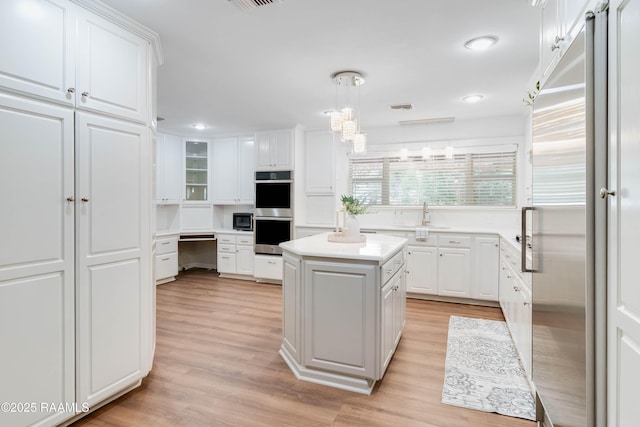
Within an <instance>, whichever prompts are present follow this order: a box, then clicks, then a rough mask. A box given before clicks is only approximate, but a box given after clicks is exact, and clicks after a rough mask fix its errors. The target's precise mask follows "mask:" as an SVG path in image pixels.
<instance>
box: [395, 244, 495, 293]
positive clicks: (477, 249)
mask: <svg viewBox="0 0 640 427" xmlns="http://www.w3.org/2000/svg"><path fill="white" fill-rule="evenodd" d="M499 246H500V245H499V239H498V237H494V236H477V235H464V234H437V233H434V234H432V235H431V236H430V237H429V239H428V240H427V241H426V242H425V243H422V242H418V241H416V240H415V238H413V239H412V241H411V242H410V244H409V246H408V252H407V292H411V293H415V294H426V295H438V296H446V297H457V298H473V299H478V300H489V301H498V281H499V275H498V263H499Z"/></svg>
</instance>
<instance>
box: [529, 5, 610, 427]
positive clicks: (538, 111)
mask: <svg viewBox="0 0 640 427" xmlns="http://www.w3.org/2000/svg"><path fill="white" fill-rule="evenodd" d="M605 18H606V15H605ZM599 19H601V18H599ZM593 34H594V19H593V14H591V15H590V16H589V15H588V17H587V20H586V25H585V28H584V29H583V30H582V32H581V33H580V34H579V35H578V36H577V37H576V38H575V40H574V41H573V42H572V44H571V46H570V47H569V48H568V50H567V52H566V53H565V55H564V56H563V57H562V59H561V60H560V62H559V63H558V65H557V67H556V68H555V69H554V71H553V72H552V74H551V76H550V77H549V78H548V79H547V81H546V82H545V83H544V84H543V87H542V89H541V90H540V92H539V94H538V95H537V97H536V99H535V101H534V112H533V152H532V158H533V187H532V189H533V211H532V212H533V213H532V228H533V230H532V250H533V275H532V297H533V312H532V324H533V325H532V340H533V341H532V349H533V355H532V373H533V382H534V383H535V386H536V391H537V393H538V396H539V398H540V401H541V403H542V405H543V407H544V411H545V413H546V416H545V418H547V419H548V420H550V421H551V422H552V423H553V425H555V426H563V427H571V426H576V427H578V426H579V427H591V426H595V425H599V424H596V409H595V408H596V401H595V393H596V390H597V389H598V388H601V387H602V386H603V384H596V370H597V369H600V370H601V369H604V368H603V366H604V365H603V361H599V362H597V361H596V352H595V342H596V339H597V338H596V333H595V330H596V326H595V325H596V324H598V322H602V321H603V320H602V319H597V318H596V316H595V313H596V308H595V306H596V304H605V301H596V299H595V297H594V296H595V280H594V277H595V270H596V268H595V247H596V240H595V207H594V206H595V201H594V197H595V190H594V176H595V171H596V170H601V169H602V168H603V167H606V159H604V160H603V159H596V158H595V156H594V144H595V141H594V128H595V123H596V122H599V123H602V120H605V119H606V117H601V118H596V117H594V111H595V110H594V106H593V105H594V102H593V97H594V91H596V92H597V90H596V89H595V88H596V86H597V85H600V84H606V80H605V81H600V82H599V83H597V76H596V77H594V72H593V70H594V68H595V67H594V63H595V62H597V61H601V62H604V63H606V54H602V52H597V51H594V38H593ZM603 163H604V164H603ZM598 244H602V242H598ZM598 364H599V367H597V365H598ZM598 411H599V412H602V410H601V409H598ZM599 416H600V415H599ZM539 420H541V418H540V417H539Z"/></svg>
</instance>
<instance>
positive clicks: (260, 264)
mask: <svg viewBox="0 0 640 427" xmlns="http://www.w3.org/2000/svg"><path fill="white" fill-rule="evenodd" d="M253 262H254V271H253V274H254V276H255V277H257V278H259V279H273V280H282V257H279V256H269V255H264V256H259V255H256V257H255V258H254V260H253Z"/></svg>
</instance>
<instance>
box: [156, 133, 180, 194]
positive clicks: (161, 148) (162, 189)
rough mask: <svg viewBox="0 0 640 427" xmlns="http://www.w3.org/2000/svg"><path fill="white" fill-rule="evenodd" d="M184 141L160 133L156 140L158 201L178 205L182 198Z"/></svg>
mask: <svg viewBox="0 0 640 427" xmlns="http://www.w3.org/2000/svg"><path fill="white" fill-rule="evenodd" d="M181 182H182V141H181V140H180V138H178V137H177V136H173V135H164V134H158V135H157V140H156V203H158V204H162V205H176V204H179V203H180V200H181V199H182V186H181V185H180V184H181Z"/></svg>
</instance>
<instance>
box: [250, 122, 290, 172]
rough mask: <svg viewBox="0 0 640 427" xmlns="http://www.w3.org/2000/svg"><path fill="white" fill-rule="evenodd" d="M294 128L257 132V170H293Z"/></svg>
mask: <svg viewBox="0 0 640 427" xmlns="http://www.w3.org/2000/svg"><path fill="white" fill-rule="evenodd" d="M294 138H295V136H294V129H285V130H277V131H269V132H257V133H256V139H255V141H256V142H255V144H256V151H255V156H256V157H255V160H256V170H257V171H271V170H293V145H294Z"/></svg>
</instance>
